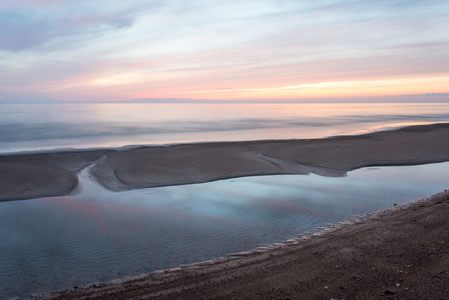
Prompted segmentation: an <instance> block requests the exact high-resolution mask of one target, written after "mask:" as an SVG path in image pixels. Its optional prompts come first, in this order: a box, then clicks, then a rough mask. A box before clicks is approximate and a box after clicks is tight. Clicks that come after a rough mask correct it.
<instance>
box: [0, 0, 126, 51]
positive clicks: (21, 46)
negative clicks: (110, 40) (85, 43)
mask: <svg viewBox="0 0 449 300" xmlns="http://www.w3.org/2000/svg"><path fill="white" fill-rule="evenodd" d="M64 3H67V4H66V5H62V4H61V2H56V1H38V2H31V1H18V2H17V3H16V4H15V5H11V6H8V7H4V6H0V35H1V36H2V38H1V39H0V50H6V51H21V50H28V49H32V48H35V47H38V46H41V45H44V44H46V43H48V42H50V41H53V40H56V39H60V38H72V40H68V39H65V40H64V41H63V42H64V43H62V42H61V43H60V44H59V45H58V46H57V47H59V48H63V47H72V46H73V44H76V42H77V39H79V40H86V39H87V40H88V39H90V38H92V37H95V36H98V35H102V34H104V33H106V32H110V31H114V30H118V29H121V28H126V27H130V26H132V24H133V22H134V19H133V18H132V17H131V16H130V15H129V10H126V9H125V10H123V11H120V10H119V11H112V12H111V11H108V10H103V9H96V10H93V9H82V7H83V1H76V2H71V3H70V2H64ZM111 4H112V3H111Z"/></svg>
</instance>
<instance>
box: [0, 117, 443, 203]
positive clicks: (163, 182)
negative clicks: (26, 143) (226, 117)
mask: <svg viewBox="0 0 449 300" xmlns="http://www.w3.org/2000/svg"><path fill="white" fill-rule="evenodd" d="M448 136H449V124H447V123H444V124H434V125H426V126H424V125H421V126H410V127H404V128H401V129H397V130H392V131H382V132H377V133H371V134H365V135H355V136H336V137H331V138H324V139H302V140H267V141H248V142H215V143H194V144H177V145H165V146H142V147H133V148H129V149H128V148H118V149H102V150H83V151H63V152H49V153H38V154H33V153H30V154H22V155H20V154H19V155H13V154H11V155H3V156H0V185H1V188H0V191H1V193H0V201H6V200H19V199H30V198H37V197H48V196H57V195H66V194H69V193H70V192H72V191H73V190H74V189H75V188H76V186H77V180H78V179H77V172H79V171H80V170H82V169H83V168H86V167H88V166H92V168H91V174H92V175H93V176H94V177H95V178H96V180H98V182H99V183H100V184H101V185H103V186H104V187H106V188H108V189H110V190H112V191H122V190H132V189H139V188H148V187H158V186H170V185H181V184H191V183H200V182H208V181H214V180H220V179H226V178H235V177H242V176H255V175H279V174H309V173H315V174H318V175H323V176H344V175H345V174H346V172H348V171H351V170H354V169H358V168H362V167H368V166H394V165H413V164H426V163H435V162H444V161H448V160H449V151H447V149H449V139H447V137H448Z"/></svg>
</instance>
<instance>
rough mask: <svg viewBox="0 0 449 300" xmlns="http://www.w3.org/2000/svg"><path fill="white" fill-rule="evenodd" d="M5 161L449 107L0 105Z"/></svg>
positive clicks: (351, 126)
mask: <svg viewBox="0 0 449 300" xmlns="http://www.w3.org/2000/svg"><path fill="white" fill-rule="evenodd" d="M0 115H1V118H0V153H11V152H16V151H33V150H43V149H46V150H47V149H60V148H96V147H120V146H126V145H142V144H145V145H147V144H165V143H185V142H201V141H238V140H260V139H292V138H320V137H328V136H333V135H341V134H358V133H366V132H371V131H376V130H382V129H389V128H394V127H398V126H407V125H413V124H430V123H436V122H447V121H449V104H445V103H437V104H431V103H421V104H419V103H402V104H379V103H377V104H376V103H371V104H366V103H365V104H357V103H343V104H341V103H339V104H332V103H326V104H304V103H302V104H301V103H296V104H295V103H293V104H261V103H255V104H245V103H242V104H235V103H233V104H218V103H215V104H214V103H203V104H193V103H168V104H160V103H153V104H152V103H146V104H136V103H133V104H123V103H116V104H114V103H112V104H111V103H99V104H94V103H85V104H79V103H77V104H0Z"/></svg>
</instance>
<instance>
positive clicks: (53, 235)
mask: <svg viewBox="0 0 449 300" xmlns="http://www.w3.org/2000/svg"><path fill="white" fill-rule="evenodd" d="M447 178H449V163H440V164H429V165H420V166H402V167H379V168H363V169H359V170H356V171H353V172H350V173H348V176H346V177H321V176H318V175H313V174H312V175H280V176H257V177H245V178H235V179H229V180H221V181H216V182H210V183H204V184H192V185H183V186H172V187H162V188H151V189H141V190H134V191H127V192H119V193H116V192H111V191H108V190H106V189H104V188H102V187H101V186H99V185H98V184H96V183H95V182H94V181H92V180H91V178H90V176H89V174H88V172H87V170H85V171H83V172H82V173H81V174H80V180H81V184H80V188H79V190H78V192H77V193H76V194H75V195H71V196H64V197H49V198H40V199H30V200H22V201H10V202H2V203H0V241H1V243H0V253H1V255H0V298H2V299H3V298H8V297H14V296H21V297H25V298H26V297H27V296H28V295H29V294H30V293H38V292H45V291H50V290H54V289H61V288H66V287H71V286H75V285H80V284H85V283H92V282H98V281H106V280H111V279H116V278H120V277H124V276H127V275H131V274H141V273H146V272H151V271H155V270H160V269H167V268H173V267H177V266H180V265H182V264H189V263H193V262H200V261H205V260H210V259H215V258H219V257H225V256H227V255H229V254H232V253H236V252H240V251H247V250H254V249H257V248H258V247H262V246H267V245H270V244H273V243H278V242H282V241H285V240H287V239H290V238H295V237H298V236H299V235H304V234H306V233H307V232H310V231H311V230H313V229H315V228H317V227H320V226H324V225H326V224H329V223H336V222H341V221H344V220H347V219H349V218H351V217H354V216H356V215H360V214H364V213H369V212H374V211H377V210H381V209H384V208H388V207H394V205H395V204H404V203H407V202H410V201H413V200H417V199H419V198H422V197H425V196H428V195H430V194H433V193H436V192H439V191H441V190H443V189H446V188H448V186H447Z"/></svg>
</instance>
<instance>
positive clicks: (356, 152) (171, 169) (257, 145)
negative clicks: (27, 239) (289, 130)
mask: <svg viewBox="0 0 449 300" xmlns="http://www.w3.org/2000/svg"><path fill="white" fill-rule="evenodd" d="M448 137H449V124H436V125H429V126H412V127H407V128H403V129H399V130H395V131H385V132H379V133H373V134H367V135H360V136H340V137H332V138H327V139H316V140H285V141H284V140H282V141H254V142H236V143H232V142H229V143H200V144H185V145H172V146H157V147H156V146H155V147H137V148H133V149H111V150H91V151H71V152H70V151H67V152H59V153H41V154H24V155H4V156H1V157H0V200H3V201H8V200H18V199H27V198H32V197H41V196H50V195H64V194H67V193H70V192H72V191H73V190H74V189H75V188H76V185H77V177H76V174H77V172H78V171H79V170H81V169H83V168H85V167H87V166H89V165H93V167H92V174H93V176H95V178H96V179H97V180H98V181H99V182H100V183H101V184H102V185H104V186H105V187H107V188H108V189H110V190H114V191H119V190H127V189H137V188H144V187H154V186H166V185H176V184H187V183H197V182H206V181H211V180H218V179H222V178H232V177H238V176H249V175H267V174H307V173H316V174H320V175H325V176H344V175H345V173H346V172H347V171H350V170H354V169H357V168H361V167H367V166H387V165H413V164H424V163H434V162H443V161H449V138H448ZM448 215H449V192H447V191H445V192H442V193H440V194H438V195H435V196H433V197H430V198H429V199H426V200H425V201H421V202H419V203H416V204H414V205H411V206H409V207H407V208H397V209H395V210H393V211H388V212H385V213H381V214H379V215H376V216H374V217H372V218H370V219H368V220H365V221H363V222H360V223H356V224H353V225H351V226H343V227H341V228H338V229H336V230H335V231H333V232H328V233H326V234H323V235H320V236H313V237H310V238H307V239H305V240H304V241H300V242H299V243H298V244H295V245H289V246H284V247H281V248H278V249H273V250H270V251H267V252H263V253H259V254H252V255H249V256H244V257H238V258H231V259H224V260H222V261H220V262H214V263H209V264H207V263H205V264H203V265H198V266H194V267H189V268H182V269H179V270H168V271H160V272H154V273H150V274H147V275H141V276H137V277H134V278H128V279H125V280H119V281H113V282H109V283H96V284H92V285H88V286H83V287H77V288H73V289H71V290H66V291H60V292H57V293H52V294H47V295H45V296H42V297H38V298H55V299H152V298H157V299H243V298H245V299H332V298H334V299H448V298H449V289H448V286H449V268H448V266H449V255H448V248H447V247H448V246H447V245H448V244H449V234H448V232H449V231H448V229H449V221H448V218H447V216H448Z"/></svg>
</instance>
